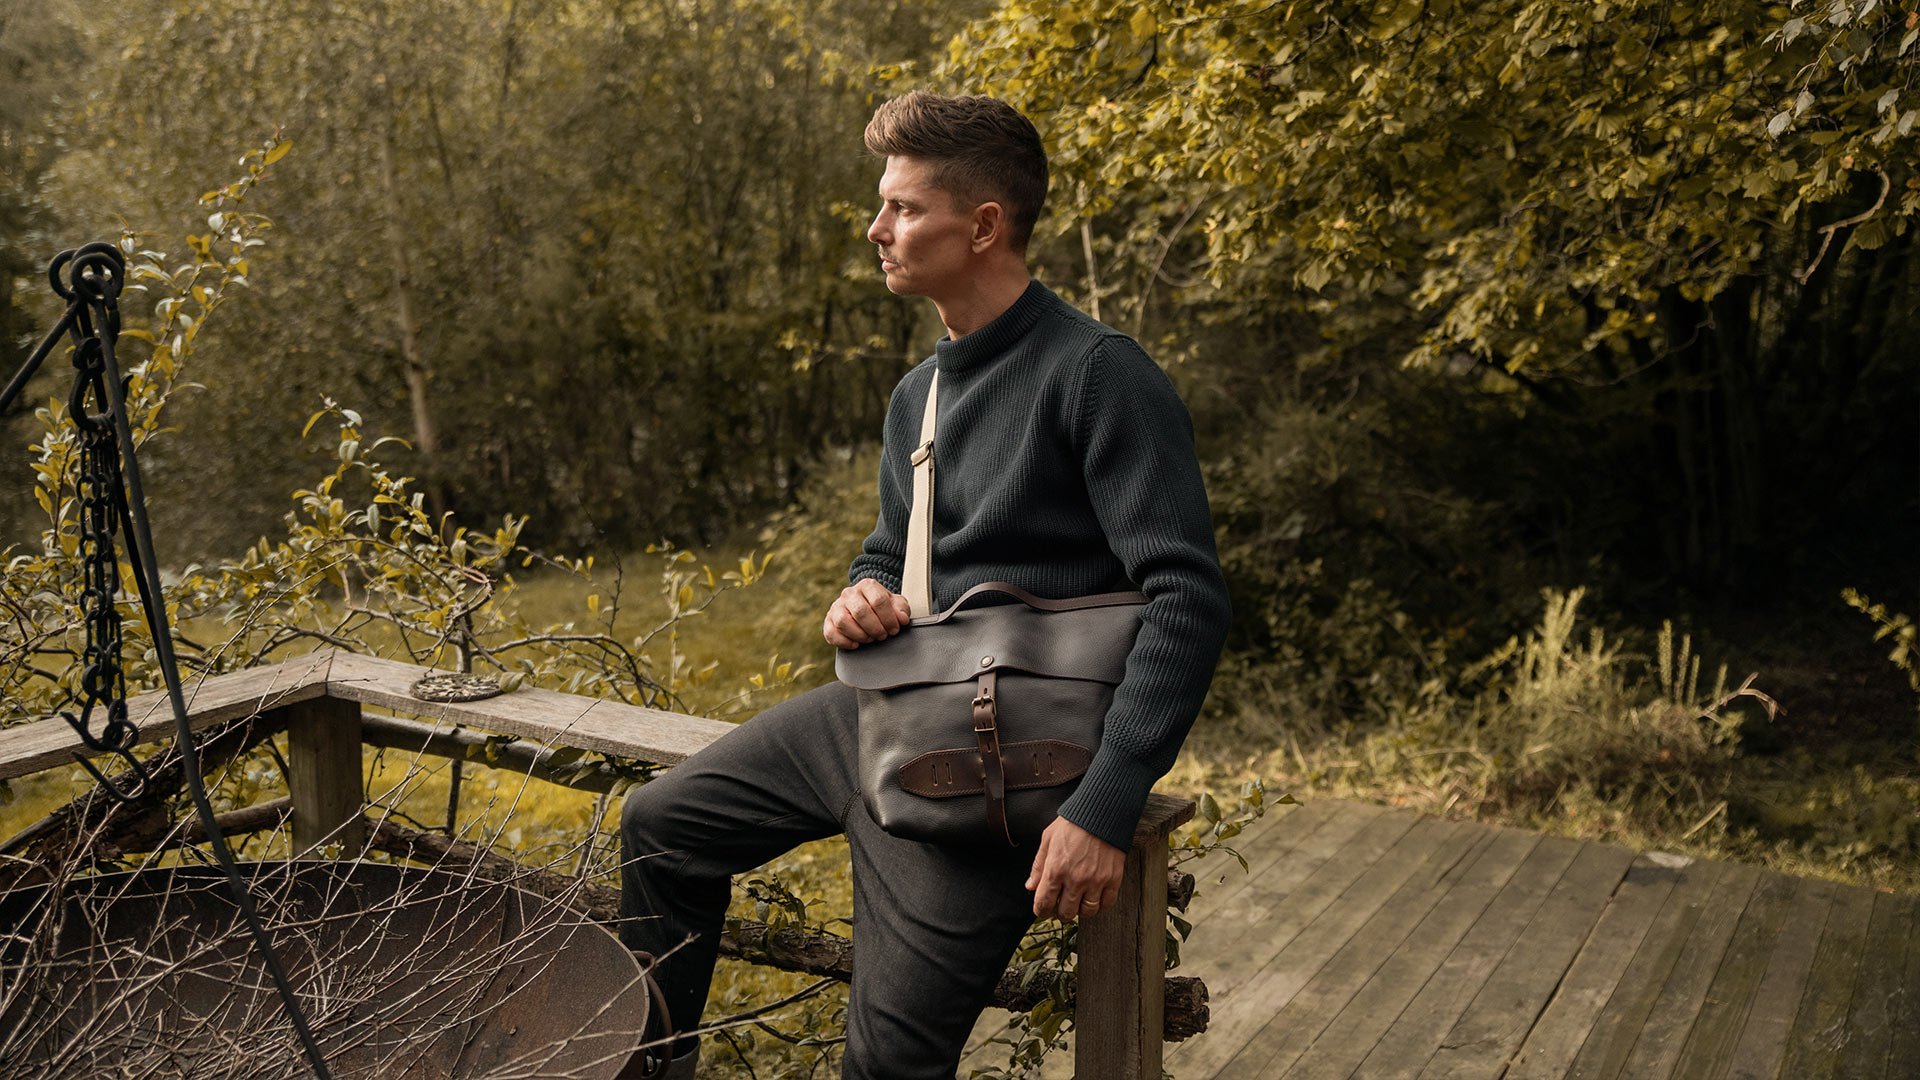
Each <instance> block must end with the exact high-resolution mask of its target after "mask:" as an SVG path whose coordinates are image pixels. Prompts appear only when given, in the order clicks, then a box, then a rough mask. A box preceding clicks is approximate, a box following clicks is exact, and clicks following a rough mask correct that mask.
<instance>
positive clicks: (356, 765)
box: [285, 698, 366, 857]
mask: <svg viewBox="0 0 1920 1080" xmlns="http://www.w3.org/2000/svg"><path fill="white" fill-rule="evenodd" d="M285 715H286V719H287V766H288V768H289V769H291V770H292V775H290V776H288V777H287V787H288V789H289V790H288V794H289V795H291V796H292V798H293V851H294V855H295V856H296V857H297V856H300V855H304V854H307V853H309V852H311V851H312V850H313V849H314V848H316V847H318V846H320V845H321V844H326V843H333V842H338V843H339V844H340V849H341V851H342V852H343V853H345V854H346V855H347V856H348V857H353V856H356V855H358V854H359V853H360V849H361V847H362V846H363V845H364V844H365V843H366V826H365V820H364V818H363V816H362V810H361V807H362V804H364V803H365V802H366V791H365V785H364V784H363V782H362V780H361V773H360V703H359V702H357V701H342V700H340V699H339V698H317V699H315V700H313V701H303V702H300V703H299V704H297V705H289V706H287V707H286V709H285Z"/></svg>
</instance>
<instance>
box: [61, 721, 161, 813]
mask: <svg viewBox="0 0 1920 1080" xmlns="http://www.w3.org/2000/svg"><path fill="white" fill-rule="evenodd" d="M88 711H89V712H91V711H92V708H91V706H89V708H88ZM60 719H62V720H65V721H66V722H67V724H68V726H70V727H72V728H73V730H74V731H76V732H78V733H79V735H80V741H81V742H83V743H86V744H87V747H88V748H89V749H91V750H93V751H94V752H96V753H102V754H113V755H115V756H117V757H119V758H120V760H122V761H124V762H126V763H127V768H129V769H131V770H132V771H133V776H134V781H133V787H132V789H131V790H126V789H122V788H121V787H120V785H118V784H116V783H114V782H113V781H112V780H110V779H108V778H107V775H106V774H105V773H103V772H101V771H100V770H99V769H97V768H95V767H94V764H93V762H91V761H88V760H87V759H86V757H85V755H83V754H81V753H80V751H78V750H75V751H74V752H73V760H74V761H76V762H78V763H79V765H80V767H81V768H83V769H85V770H87V772H88V773H90V774H91V775H92V776H93V778H94V780H96V781H98V782H99V784H100V786H101V787H102V788H105V789H106V792H107V794H109V795H111V796H113V797H114V798H115V799H118V800H119V801H121V802H123V803H131V802H133V801H134V800H136V799H139V798H140V797H141V796H143V795H145V794H146V793H147V788H148V786H149V785H150V784H151V783H152V777H151V776H149V775H148V773H147V767H146V765H145V763H143V762H142V761H141V760H140V759H139V758H136V757H134V756H133V748H132V746H131V745H130V743H131V739H130V738H129V736H132V737H138V734H139V729H138V728H135V727H134V726H133V725H132V724H129V723H126V721H124V720H122V721H121V722H120V724H121V726H120V728H119V730H121V731H122V732H125V734H123V735H122V736H121V737H120V739H119V740H118V741H117V742H108V741H107V740H106V739H96V738H94V737H93V732H91V731H88V730H87V722H86V721H85V720H83V719H80V718H79V717H76V716H74V715H73V714H72V713H68V712H63V713H61V714H60ZM114 730H115V725H114V723H113V722H112V721H109V722H108V724H107V733H108V734H109V735H110V734H111V733H112V732H113V731H114Z"/></svg>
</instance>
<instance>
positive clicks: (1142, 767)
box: [847, 281, 1228, 848]
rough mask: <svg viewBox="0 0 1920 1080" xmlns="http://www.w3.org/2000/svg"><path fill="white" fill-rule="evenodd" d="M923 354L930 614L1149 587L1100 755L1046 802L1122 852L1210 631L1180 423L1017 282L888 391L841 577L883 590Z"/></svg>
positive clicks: (1097, 344)
mask: <svg viewBox="0 0 1920 1080" xmlns="http://www.w3.org/2000/svg"><path fill="white" fill-rule="evenodd" d="M935 365H938V367H939V369H940V404H939V413H940V415H939V427H938V429H937V433H936V434H935V436H934V441H935V446H936V451H935V455H936V460H938V462H939V468H938V473H937V480H936V482H935V484H934V501H933V568H932V579H933V580H932V586H933V606H934V609H935V610H936V611H943V610H945V609H946V608H947V607H949V606H951V605H952V604H953V602H954V601H955V600H957V599H958V598H959V596H960V594H961V593H963V592H965V591H966V590H967V589H968V588H969V587H971V586H973V585H976V584H979V583H980V582H982V581H994V580H1000V581H1011V582H1013V583H1014V584H1016V585H1019V586H1021V587H1023V588H1025V589H1027V590H1029V591H1031V592H1034V593H1037V594H1039V595H1040V596H1045V597H1050V598H1054V599H1061V598H1066V597H1073V596H1084V595H1087V594H1089V593H1098V592H1111V591H1114V590H1120V589H1136V588H1137V589H1139V590H1140V591H1141V592H1144V593H1145V594H1146V595H1147V597H1148V603H1147V605H1146V607H1145V608H1144V609H1143V611H1142V615H1141V628H1140V635H1139V637H1138V638H1137V639H1136V640H1135V642H1134V646H1133V651H1132V652H1131V653H1129V654H1128V656H1127V668H1126V676H1125V678H1124V679H1123V681H1122V682H1121V683H1120V686H1119V687H1118V688H1117V689H1116V690H1115V692H1114V695H1113V706H1112V708H1111V709H1110V710H1109V711H1108V713H1107V722H1106V730H1105V734H1104V736H1103V737H1102V741H1101V745H1100V748H1099V749H1098V751H1097V752H1096V753H1095V754H1094V758H1093V764H1092V765H1091V766H1090V767H1089V768H1088V770H1087V773H1086V776H1085V777H1084V778H1083V779H1082V780H1081V782H1080V787H1079V790H1077V791H1075V792H1074V794H1073V795H1072V797H1071V798H1069V799H1068V800H1067V802H1066V804H1065V805H1063V806H1062V807H1061V809H1060V815H1061V816H1062V817H1064V818H1066V819H1068V820H1069V821H1072V822H1074V823H1075V824H1077V825H1079V826H1080V827H1082V828H1084V829H1086V830H1087V831H1089V832H1091V833H1093V834H1094V835H1095V836H1098V837H1100V838H1101V839H1103V840H1105V841H1107V842H1108V843H1110V844H1113V845H1115V846H1116V847H1120V848H1126V847H1128V846H1130V845H1131V842H1132V837H1133V829H1134V826H1135V825H1136V824H1137V823H1138V822H1139V819H1140V811H1141V808H1142V807H1143V806H1144V805H1145V804H1146V799H1147V793H1148V791H1149V790H1151V789H1152V787H1153V783H1154V781H1156V780H1158V779H1159V778H1160V777H1161V776H1162V775H1164V774H1165V773H1166V771H1167V770H1168V769H1169V768H1171V767H1172V765H1173V760H1174V757H1175V755H1177V754H1178V753H1179V751H1180V744H1181V743H1182V742H1183V741H1184V740H1185V739H1186V737H1187V731H1188V729H1189V728H1191V727H1192V726H1193V719H1194V716H1195V715H1196V714H1197V713H1198V712H1199V711H1200V703H1201V701H1202V699H1204V698H1205V697H1206V693H1207V684H1208V683H1209V682H1210V681H1211V680H1212V678H1213V667H1214V664H1215V662H1217V661H1218V659H1219V656H1220V647H1221V644H1222V642H1223V641H1224V640H1225V637H1226V632H1227V617H1228V609H1227V590H1226V585H1225V583H1224V582H1223V581H1222V580H1221V577H1220V560H1219V556H1218V555H1217V554H1216V553H1215V550H1214V544H1213V525H1212V519H1211V517H1210V516H1209V514H1208V510H1207V493H1206V489H1205V488H1204V487H1203V486H1202V484H1201V480H1200V468H1199V463H1198V462H1197V461H1196V460H1195V457H1194V450H1193V423H1192V421H1191V420H1190V419H1189V418H1188V416H1187V410H1186V407H1185V406H1184V405H1183V404H1181V401H1180V398H1179V396H1178V395H1177V394H1176V393H1175V392H1174V389H1173V384H1172V383H1171V382H1169V381H1168V379H1167V376H1166V373H1164V372H1162V371H1161V370H1160V368H1159V366H1158V365H1156V364H1155V363H1154V362H1153V360H1152V359H1151V358H1149V357H1148V356H1147V354H1146V353H1145V352H1143V351H1141V349H1140V346H1139V345H1137V344H1135V343H1134V341H1133V339H1131V338H1129V337H1127V336H1125V335H1124V334H1121V333H1119V332H1118V331H1116V330H1113V329H1111V328H1110V327H1107V326H1104V325H1102V324H1101V323H1098V322H1096V321H1094V320H1093V319H1091V318H1088V317H1087V316H1086V315H1083V314H1081V313H1080V312H1079V311H1077V310H1075V309H1074V308H1073V307H1071V306H1070V305H1068V304H1067V303H1066V302H1065V301H1064V300H1061V299H1060V298H1059V297H1058V296H1056V295H1054V293H1053V291H1052V290H1050V289H1048V288H1047V287H1046V286H1044V285H1042V284H1040V283H1039V282H1037V281H1036V282H1033V283H1031V284H1030V285H1028V286H1027V290H1026V292H1025V293H1023V294H1021V297H1020V299H1019V300H1017V301H1015V302H1014V304H1013V306H1012V307H1010V308H1008V309H1007V310H1006V311H1005V312H1004V313H1003V314H1001V315H1000V317H999V318H997V319H995V320H994V321H993V322H991V323H989V324H987V325H986V326H984V327H981V328H980V329H979V330H976V331H974V332H973V333H971V334H968V335H966V336H965V337H963V338H961V339H960V340H958V341H953V340H949V339H942V340H941V341H940V342H939V343H938V344H937V345H936V346H935V351H934V355H933V356H932V357H930V358H928V359H927V360H926V361H925V362H924V363H922V364H920V366H918V367H916V368H914V369H913V370H912V371H909V372H908V373H907V374H906V376H905V377H904V378H902V379H901V380H900V385H898V386H896V387H895V388H894V391H893V398H892V401H891V403H890V404H889V405H888V406H887V421H886V448H885V456H884V457H883V458H882V459H881V463H880V517H879V521H878V523H877V524H876V525H875V526H874V530H873V535H871V536H869V537H867V540H866V543H865V545H864V547H863V550H862V551H861V553H860V555H859V556H858V557H857V558H855V559H854V560H853V566H852V569H851V570H850V571H849V572H848V575H847V579H848V581H849V582H855V581H859V580H860V579H862V578H873V579H874V580H876V581H878V582H880V583H881V584H882V585H885V586H886V587H887V588H888V589H891V590H892V591H894V592H899V591H900V587H901V586H900V577H901V570H902V566H903V565H904V564H903V560H904V558H905V552H906V536H907V518H908V515H909V513H910V512H911V509H912V507H911V500H912V495H913V467H912V465H911V464H910V462H909V460H908V459H909V457H910V456H911V455H912V453H913V449H914V446H915V444H916V442H917V440H918V439H919V435H920V415H921V413H922V411H923V410H924V409H925V407H926V401H927V386H928V384H929V383H931V382H932V380H933V371H934V367H935ZM913 614H914V616H915V617H918V616H921V615H928V614H932V612H924V611H916V612H914V613H913ZM905 632H906V633H912V632H913V631H912V630H907V631H905Z"/></svg>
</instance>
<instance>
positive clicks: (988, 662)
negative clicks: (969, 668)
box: [980, 656, 993, 667]
mask: <svg viewBox="0 0 1920 1080" xmlns="http://www.w3.org/2000/svg"><path fill="white" fill-rule="evenodd" d="M980 666H981V667H992V666H993V657H991V656H983V657H981V658H980Z"/></svg>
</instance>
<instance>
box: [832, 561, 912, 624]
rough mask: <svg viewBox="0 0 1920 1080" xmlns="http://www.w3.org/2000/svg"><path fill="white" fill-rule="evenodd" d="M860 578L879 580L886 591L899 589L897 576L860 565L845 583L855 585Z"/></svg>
mask: <svg viewBox="0 0 1920 1080" xmlns="http://www.w3.org/2000/svg"><path fill="white" fill-rule="evenodd" d="M861 578H872V579H873V580H875V581H877V582H879V583H880V584H882V585H885V586H886V587H887V591H888V592H891V593H897V592H899V591H900V579H899V578H897V577H894V576H893V575H892V574H889V573H887V572H886V571H885V570H874V569H871V568H868V567H861V568H860V569H858V570H855V571H854V572H853V573H852V574H850V575H848V577H847V584H849V585H857V584H859V582H860V579H861ZM915 614H916V615H917V614H918V613H917V612H916V613H915Z"/></svg>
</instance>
